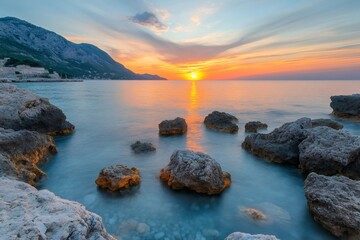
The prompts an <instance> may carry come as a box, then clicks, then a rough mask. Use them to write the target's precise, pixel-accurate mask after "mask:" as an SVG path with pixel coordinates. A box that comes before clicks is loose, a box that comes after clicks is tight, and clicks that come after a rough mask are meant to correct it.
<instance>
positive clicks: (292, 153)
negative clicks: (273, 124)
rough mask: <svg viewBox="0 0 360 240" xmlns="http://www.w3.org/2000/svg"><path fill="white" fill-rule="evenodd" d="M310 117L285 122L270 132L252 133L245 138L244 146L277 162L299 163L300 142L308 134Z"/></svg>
mask: <svg viewBox="0 0 360 240" xmlns="http://www.w3.org/2000/svg"><path fill="white" fill-rule="evenodd" d="M309 128H311V119H310V118H301V119H299V120H297V121H295V122H290V123H285V124H284V125H283V126H281V127H280V128H276V129H275V130H274V131H273V132H271V133H269V134H260V133H256V134H252V135H250V136H247V137H246V138H245V141H244V142H243V143H242V146H243V148H245V149H246V150H248V151H250V152H252V153H253V154H255V155H257V156H260V157H264V158H266V159H268V160H270V161H272V162H277V163H290V164H298V163H299V148H298V146H299V144H300V143H301V142H302V141H303V140H304V139H305V138H306V137H307V136H308V134H309V130H308V129H309Z"/></svg>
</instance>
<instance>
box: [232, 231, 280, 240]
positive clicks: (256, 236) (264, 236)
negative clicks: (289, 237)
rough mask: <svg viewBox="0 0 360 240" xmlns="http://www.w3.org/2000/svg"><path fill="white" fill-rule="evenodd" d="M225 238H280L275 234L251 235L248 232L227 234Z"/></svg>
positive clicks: (256, 239) (235, 239)
mask: <svg viewBox="0 0 360 240" xmlns="http://www.w3.org/2000/svg"><path fill="white" fill-rule="evenodd" d="M225 240H279V239H277V238H276V237H275V236H273V235H263V234H256V235H251V234H248V233H242V232H234V233H232V234H230V235H229V236H227V237H226V238H225Z"/></svg>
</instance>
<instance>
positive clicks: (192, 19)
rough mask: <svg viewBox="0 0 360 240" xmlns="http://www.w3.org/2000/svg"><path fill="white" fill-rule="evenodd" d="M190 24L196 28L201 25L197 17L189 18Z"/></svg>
mask: <svg viewBox="0 0 360 240" xmlns="http://www.w3.org/2000/svg"><path fill="white" fill-rule="evenodd" d="M191 22H192V23H194V24H195V25H196V26H199V25H200V24H201V21H200V17H198V16H193V17H191Z"/></svg>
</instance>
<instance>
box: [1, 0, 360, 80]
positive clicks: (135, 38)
mask: <svg viewBox="0 0 360 240" xmlns="http://www.w3.org/2000/svg"><path fill="white" fill-rule="evenodd" d="M5 16H13V17H18V18H21V19H23V20H26V21H29V22H30V23H33V24H35V25H38V26H41V27H43V28H46V29H48V30H51V31H54V32H56V33H58V34H60V35H62V36H65V37H66V38H67V39H68V40H70V41H73V42H76V43H81V42H87V43H91V44H94V45H96V46H98V47H100V48H101V49H103V50H105V51H106V52H107V53H109V54H110V55H111V56H112V57H113V58H114V59H115V60H117V61H119V62H120V63H122V64H124V65H125V66H126V67H127V68H129V69H131V70H133V71H135V72H138V73H145V72H146V73H151V74H158V75H160V76H163V77H166V78H168V79H194V80H195V79H360V1H358V0H350V1H349V0H347V1H346V0H330V1H329V0H323V1H321V0H309V1H300V0H252V1H250V0H249V1H245V0H244V1H242V0H222V1H215V0H208V1H205V0H192V1H185V0H182V1H175V0H158V1H150V0H147V1H136V0H131V1H130V0H129V1H121V0H76V1H74V0H62V1H58V0H47V1H43V0H26V1H24V0H1V7H0V17H5Z"/></svg>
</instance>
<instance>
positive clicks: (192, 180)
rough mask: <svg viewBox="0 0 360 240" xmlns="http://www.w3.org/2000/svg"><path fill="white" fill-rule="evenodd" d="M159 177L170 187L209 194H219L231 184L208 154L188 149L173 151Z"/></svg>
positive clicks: (229, 178)
mask: <svg viewBox="0 0 360 240" xmlns="http://www.w3.org/2000/svg"><path fill="white" fill-rule="evenodd" d="M160 179H161V181H163V182H166V183H167V184H168V186H169V187H171V188H172V189H175V190H178V189H190V190H193V191H196V192H198V193H206V194H209V195H212V194H220V193H221V192H222V191H223V190H224V189H225V188H226V187H228V186H230V184H231V176H230V174H229V173H227V172H223V171H222V169H221V166H220V164H219V163H218V162H216V161H215V160H214V159H213V158H211V157H210V156H209V155H206V154H204V153H201V152H193V151H190V150H182V151H180V150H178V151H175V152H174V153H173V154H172V156H171V158H170V163H169V164H168V165H167V166H166V167H165V168H163V169H162V170H161V172H160Z"/></svg>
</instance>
